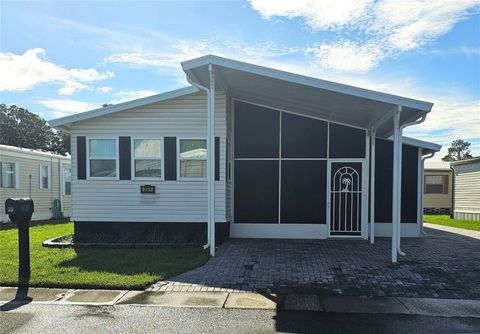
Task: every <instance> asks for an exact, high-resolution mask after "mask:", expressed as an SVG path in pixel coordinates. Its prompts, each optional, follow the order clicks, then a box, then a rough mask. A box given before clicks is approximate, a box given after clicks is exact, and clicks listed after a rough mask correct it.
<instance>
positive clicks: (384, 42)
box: [249, 0, 480, 72]
mask: <svg viewBox="0 0 480 334" xmlns="http://www.w3.org/2000/svg"><path fill="white" fill-rule="evenodd" d="M249 1H250V4H251V6H252V8H253V9H255V10H257V11H258V12H259V13H260V14H261V15H262V17H264V18H266V19H270V18H272V17H274V16H284V17H288V18H294V17H300V18H303V19H304V20H305V22H306V24H307V25H308V26H310V27H311V28H312V29H313V30H316V31H331V30H334V31H336V30H339V29H344V30H345V31H347V32H349V35H348V36H353V37H355V39H353V38H352V40H345V39H344V37H343V38H342V37H340V39H339V40H337V41H332V42H326V43H325V42H323V43H319V44H318V45H317V46H316V48H317V50H310V51H313V53H314V54H315V55H317V57H318V58H317V59H318V61H319V62H320V64H321V65H323V66H325V67H328V68H334V69H337V70H342V71H354V72H361V71H368V70H370V69H372V68H373V67H375V66H376V65H377V64H378V62H379V61H381V60H382V59H383V58H385V57H388V56H393V55H395V54H397V53H398V52H405V51H409V50H413V49H416V48H419V47H421V46H423V45H425V44H426V43H428V42H430V41H432V40H434V39H435V38H438V37H439V36H442V35H444V34H445V33H447V32H448V31H450V30H451V29H452V28H453V27H454V26H455V24H456V23H458V22H459V21H461V20H462V19H465V18H466V17H468V15H470V14H471V13H472V12H474V11H478V8H479V5H480V3H479V1H478V0H455V1H452V0H405V1H398V0H379V1H370V0H362V1H354V0H353V1H351V0H345V1H342V0H326V1H314V0H301V1H288V0H282V1H268V0H249ZM357 40H361V41H362V42H361V43H360V42H358V41H357ZM373 46H374V47H373ZM370 53H371V54H370Z"/></svg>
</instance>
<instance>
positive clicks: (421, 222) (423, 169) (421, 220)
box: [420, 152, 435, 234]
mask: <svg viewBox="0 0 480 334" xmlns="http://www.w3.org/2000/svg"><path fill="white" fill-rule="evenodd" d="M434 155H435V152H432V153H430V154H428V155H426V156H424V157H422V171H421V175H422V178H421V180H422V184H421V187H422V191H421V194H422V201H421V203H422V207H421V208H420V209H421V210H422V219H420V231H421V232H422V234H427V233H425V231H424V230H423V208H424V207H425V189H424V182H425V181H424V180H425V177H424V174H425V160H427V159H430V158H432V157H433V156H434Z"/></svg>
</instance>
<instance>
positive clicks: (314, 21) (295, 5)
mask: <svg viewBox="0 0 480 334" xmlns="http://www.w3.org/2000/svg"><path fill="white" fill-rule="evenodd" d="M249 2H250V4H251V6H252V8H253V9H255V10H256V11H258V12H259V13H260V14H261V15H262V17H264V18H266V19H270V18H272V17H273V16H286V17H288V18H294V17H303V18H305V21H306V23H307V24H308V25H309V26H310V27H311V28H312V29H315V30H327V29H338V28H341V27H344V26H349V25H353V24H355V22H358V21H363V20H365V17H366V16H368V9H369V8H370V7H371V5H372V4H373V2H374V1H373V0H322V1H317V0H295V1H292V0H277V1H270V0H249Z"/></svg>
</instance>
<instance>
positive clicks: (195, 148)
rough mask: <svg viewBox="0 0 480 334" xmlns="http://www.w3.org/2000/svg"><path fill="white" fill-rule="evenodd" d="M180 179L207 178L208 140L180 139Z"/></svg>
mask: <svg viewBox="0 0 480 334" xmlns="http://www.w3.org/2000/svg"><path fill="white" fill-rule="evenodd" d="M177 147H178V149H177V150H178V164H177V165H178V175H179V179H180V180H181V179H184V180H185V179H187V180H195V179H196V180H203V179H205V178H206V177H207V140H206V139H182V138H179V139H178V145H177Z"/></svg>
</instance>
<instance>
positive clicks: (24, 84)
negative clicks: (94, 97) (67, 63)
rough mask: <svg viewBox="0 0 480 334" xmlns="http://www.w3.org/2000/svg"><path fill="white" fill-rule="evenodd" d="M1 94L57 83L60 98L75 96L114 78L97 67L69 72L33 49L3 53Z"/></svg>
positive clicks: (0, 71)
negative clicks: (20, 52) (93, 84)
mask: <svg viewBox="0 0 480 334" xmlns="http://www.w3.org/2000/svg"><path fill="white" fill-rule="evenodd" d="M0 73H2V75H1V76H0V91H11V92H12V91H25V90H29V89H31V88H33V87H34V86H36V85H39V84H45V83H54V84H58V85H60V86H61V87H60V88H59V90H58V93H59V94H60V95H71V94H73V93H75V92H77V91H79V90H83V89H87V88H89V86H88V85H87V84H88V83H91V82H94V81H99V80H104V79H106V78H109V77H112V76H113V73H112V72H105V73H101V72H98V71H97V70H95V69H94V68H88V69H83V68H72V69H67V68H65V67H63V66H60V65H57V64H54V63H52V62H51V61H49V60H48V59H47V57H46V53H45V50H43V49H40V48H35V49H29V50H27V51H26V52H25V53H24V54H23V55H16V54H14V53H10V52H5V53H3V52H1V53H0Z"/></svg>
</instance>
